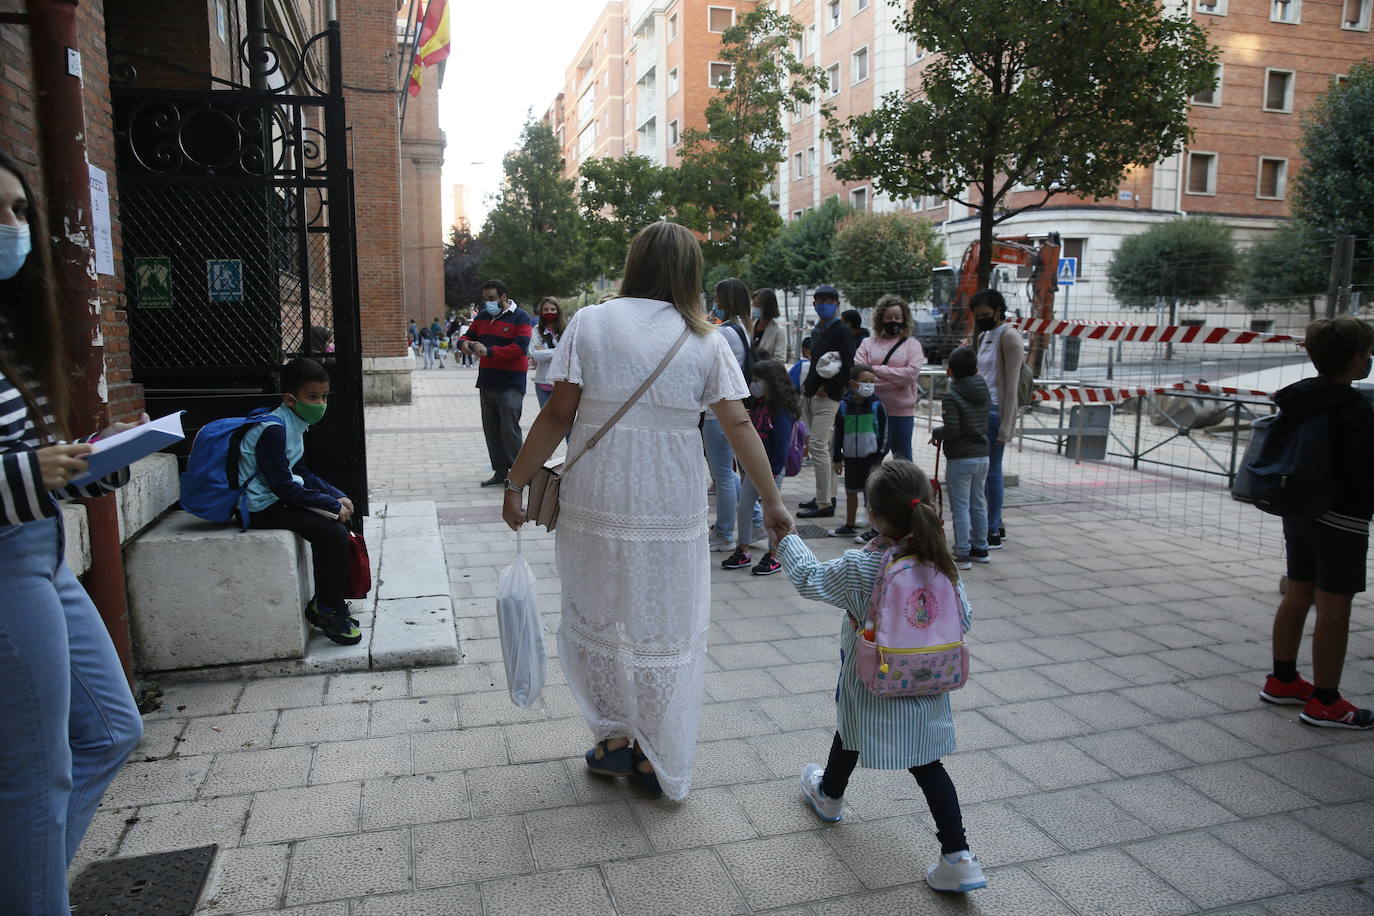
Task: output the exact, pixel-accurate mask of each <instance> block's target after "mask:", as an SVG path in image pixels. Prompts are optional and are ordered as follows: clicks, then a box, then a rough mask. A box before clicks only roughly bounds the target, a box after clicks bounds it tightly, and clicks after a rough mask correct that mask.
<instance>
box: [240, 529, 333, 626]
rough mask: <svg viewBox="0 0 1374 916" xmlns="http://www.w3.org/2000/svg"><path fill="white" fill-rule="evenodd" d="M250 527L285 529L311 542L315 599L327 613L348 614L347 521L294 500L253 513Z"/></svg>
mask: <svg viewBox="0 0 1374 916" xmlns="http://www.w3.org/2000/svg"><path fill="white" fill-rule="evenodd" d="M248 527H249V528H284V529H286V530H287V531H294V532H296V534H299V535H300V536H301V537H303V538H305V539H306V540H307V541H309V542H310V558H311V560H312V562H313V566H314V569H315V598H316V601H317V602H318V603H319V606H320V610H321V611H324V612H326V613H327V612H334V613H347V612H348V603H347V602H346V601H344V593H343V592H344V580H345V577H346V576H347V575H348V528H347V527H346V526H345V525H344V524H343V522H340V521H337V520H335V519H332V518H325V517H324V516H323V515H320V514H319V513H318V512H311V511H310V510H309V509H302V508H301V507H300V506H295V505H292V504H291V503H285V502H275V503H273V504H272V505H270V506H268V507H267V508H266V509H261V510H259V511H257V512H253V513H250V514H249V516H248Z"/></svg>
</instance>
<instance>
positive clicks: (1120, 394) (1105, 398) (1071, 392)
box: [1035, 382, 1273, 404]
mask: <svg viewBox="0 0 1374 916" xmlns="http://www.w3.org/2000/svg"><path fill="white" fill-rule="evenodd" d="M1176 391H1196V392H1198V393H1199V394H1220V395H1231V396H1239V397H1262V398H1268V397H1273V394H1272V393H1271V392H1268V391H1259V390H1257V389H1254V388H1227V387H1224V386H1221V385H1206V384H1202V383H1198V382H1177V383H1175V384H1173V385H1167V386H1162V387H1159V388H1098V387H1086V386H1085V387H1081V388H1050V389H1037V390H1036V392H1035V400H1037V401H1072V402H1074V403H1075V404H1113V403H1116V402H1117V401H1125V400H1129V399H1130V398H1139V397H1145V396H1146V395H1151V394H1170V393H1172V392H1176Z"/></svg>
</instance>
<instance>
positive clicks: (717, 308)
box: [711, 305, 725, 321]
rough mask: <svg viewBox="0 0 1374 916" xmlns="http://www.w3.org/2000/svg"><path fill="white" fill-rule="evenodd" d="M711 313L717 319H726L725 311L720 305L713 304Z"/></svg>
mask: <svg viewBox="0 0 1374 916" xmlns="http://www.w3.org/2000/svg"><path fill="white" fill-rule="evenodd" d="M711 315H712V316H713V317H714V318H715V319H716V320H717V321H724V320H725V312H723V311H721V308H720V306H718V305H713V306H711Z"/></svg>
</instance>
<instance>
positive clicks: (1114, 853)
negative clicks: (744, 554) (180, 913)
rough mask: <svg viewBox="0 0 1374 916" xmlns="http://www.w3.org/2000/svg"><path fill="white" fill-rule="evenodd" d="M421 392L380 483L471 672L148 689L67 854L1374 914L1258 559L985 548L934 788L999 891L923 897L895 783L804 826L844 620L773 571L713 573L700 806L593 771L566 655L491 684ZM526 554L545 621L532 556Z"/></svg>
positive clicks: (475, 536) (803, 895)
mask: <svg viewBox="0 0 1374 916" xmlns="http://www.w3.org/2000/svg"><path fill="white" fill-rule="evenodd" d="M415 381H416V395H417V397H416V399H415V403H414V404H413V405H412V406H410V407H404V408H383V409H370V410H369V413H368V422H369V458H370V464H371V474H372V482H373V486H374V490H375V491H376V493H377V495H379V496H381V497H385V498H391V499H434V500H436V501H438V503H439V506H440V518H441V522H442V525H443V527H442V531H443V536H444V540H445V545H446V550H447V556H448V562H449V568H450V573H451V576H452V584H453V593H454V596H455V599H456V605H457V610H456V613H457V615H458V617H459V625H460V631H461V632H460V635H461V637H462V645H463V649H464V652H465V661H464V663H463V664H461V665H458V666H456V667H452V668H443V669H428V670H425V669H421V670H414V671H394V672H376V673H356V674H341V675H336V676H332V677H330V676H315V677H303V678H294V679H279V680H256V681H248V682H244V681H234V682H226V683H209V684H186V685H176V684H167V685H165V689H166V696H165V701H164V704H163V707H162V709H161V710H160V711H158V712H156V713H152V714H150V715H149V716H148V717H147V723H146V724H147V737H146V739H145V741H144V744H143V746H142V747H141V748H140V750H139V752H138V754H136V755H135V757H134V758H133V761H132V762H130V763H129V764H128V765H127V767H126V768H125V770H124V771H123V773H122V774H121V775H120V776H119V778H118V780H117V781H116V782H115V784H114V785H113V786H112V788H111V789H110V792H109V793H108V795H107V797H106V799H105V805H104V807H103V808H102V810H101V811H100V812H99V814H98V815H97V817H96V820H95V823H94V824H93V826H92V829H91V831H90V834H89V835H88V838H87V841H86V844H85V846H84V847H83V850H82V853H81V861H82V862H85V861H89V860H90V859H92V858H96V857H102V856H108V855H115V854H119V855H132V854H137V853H143V852H148V851H153V850H159V849H170V848H179V847H185V846H191V845H197V844H203V843H206V842H217V843H219V844H220V845H221V847H222V850H223V851H222V852H221V853H220V855H219V858H218V862H217V864H216V866H215V870H214V873H213V874H212V877H211V881H210V885H209V887H208V889H207V892H206V894H205V896H204V898H203V904H204V912H206V913H216V914H219V913H250V912H259V911H264V912H265V911H279V910H280V911H286V912H291V913H296V914H302V916H303V914H310V916H345V914H352V916H378V914H407V916H409V914H486V916H503V914H526V913H529V914H541V916H554V914H562V913H568V914H603V913H612V912H615V913H620V914H627V916H639V914H714V913H765V912H767V913H774V914H784V913H785V914H789V916H801V914H814V916H838V914H846V913H875V912H881V913H890V914H894V916H903V914H912V916H917V914H959V913H968V914H978V913H987V914H993V913H996V914H1013V916H1041V914H1059V913H1064V914H1098V913H1120V914H1132V916H1134V914H1171V913H1193V912H1216V913H1228V914H1235V916H1241V914H1244V916H1259V914H1265V913H1272V914H1285V916H1287V914H1301V913H1321V914H1347V913H1370V912H1374V885H1371V884H1369V883H1367V882H1366V879H1368V878H1369V877H1370V876H1371V875H1374V802H1371V796H1372V795H1374V743H1371V739H1374V733H1359V734H1356V733H1347V732H1333V731H1330V730H1315V729H1309V728H1305V727H1303V726H1301V725H1300V724H1298V722H1297V718H1296V715H1295V712H1296V710H1293V709H1289V708H1285V709H1271V708H1265V707H1262V706H1261V705H1260V704H1259V703H1258V702H1257V701H1256V696H1255V694H1256V690H1257V688H1258V683H1259V682H1258V678H1259V675H1260V674H1261V673H1262V672H1263V671H1265V669H1266V668H1267V665H1268V647H1267V639H1268V627H1269V621H1270V615H1271V613H1272V610H1273V605H1274V603H1275V601H1276V600H1277V595H1276V592H1275V585H1276V581H1277V575H1278V569H1279V565H1278V563H1277V561H1276V560H1274V559H1272V558H1265V559H1255V558H1253V557H1248V556H1246V555H1244V554H1243V553H1241V552H1239V551H1237V550H1233V549H1228V548H1222V547H1218V546H1215V545H1212V544H1208V543H1206V542H1202V541H1197V540H1183V539H1178V538H1175V537H1173V536H1171V535H1170V533H1169V532H1167V531H1161V530H1158V529H1156V528H1153V527H1151V526H1150V525H1149V524H1147V523H1146V522H1144V521H1138V522H1128V523H1123V522H1121V521H1116V520H1112V519H1108V518H1106V517H1104V516H1101V515H1098V514H1094V513H1093V512H1090V511H1083V510H1079V509H1076V508H1075V507H1074V506H1073V505H1070V504H1047V505H1037V506H1034V507H1032V508H1028V509H1024V510H1014V511H1012V512H1011V513H1009V517H1008V527H1009V528H1010V529H1011V537H1010V539H1009V541H1008V544H1007V547H1006V549H1005V550H1003V551H1001V552H1000V553H997V554H995V555H994V562H993V564H992V565H991V566H989V567H986V568H975V569H974V570H972V571H971V572H969V573H968V574H967V577H968V582H969V591H970V594H971V597H972V600H973V605H974V612H975V623H974V629H973V631H972V634H971V637H972V639H973V641H974V648H973V675H972V679H971V682H970V684H969V686H968V687H967V688H965V689H964V690H962V691H960V692H958V693H957V694H955V695H954V697H955V706H956V709H957V715H956V722H957V728H958V736H959V747H960V750H959V752H958V753H957V754H955V755H954V756H953V757H952V758H950V759H949V760H948V761H947V763H948V766H949V769H950V771H951V772H952V774H953V776H954V779H955V782H956V784H957V785H958V788H959V792H960V795H961V797H962V799H963V802H964V813H965V820H966V824H967V826H968V830H969V837H970V839H971V841H972V844H973V847H974V849H975V851H976V852H978V853H979V854H980V856H981V857H982V859H983V861H984V862H985V863H986V864H987V865H988V866H989V867H990V874H991V882H992V883H991V886H990V887H989V888H988V889H987V890H984V891H980V892H977V893H975V894H972V895H969V896H968V897H966V898H962V899H960V898H953V897H942V896H939V895H936V894H934V893H933V892H931V891H929V890H927V889H926V887H925V886H924V884H923V883H922V881H921V876H922V874H923V869H924V867H925V865H926V863H927V862H928V861H929V860H931V859H932V857H933V856H934V854H935V852H936V851H937V847H936V844H935V840H934V837H933V828H932V825H931V821H930V818H929V815H928V814H927V813H926V811H925V805H924V802H923V800H922V799H921V798H920V793H919V792H918V791H917V789H916V787H915V785H914V783H913V782H912V780H911V778H910V777H909V776H908V775H907V774H905V773H887V772H876V771H864V770H861V771H859V772H858V773H857V774H856V777H855V779H854V781H853V783H852V784H851V788H850V793H849V797H848V798H847V803H848V806H847V809H846V817H845V821H844V822H843V823H842V824H838V825H833V826H827V825H822V824H821V823H820V822H818V821H817V820H816V819H815V818H814V817H813V816H812V815H811V814H810V813H809V811H808V810H807V809H806V808H804V807H803V805H802V803H801V802H800V801H799V799H798V793H797V774H798V771H799V769H800V767H801V765H802V764H803V763H805V762H807V761H810V760H820V759H823V755H824V752H825V751H826V749H827V747H828V745H829V735H830V733H831V731H832V729H833V726H834V709H833V703H832V700H831V693H832V691H833V689H834V680H835V675H836V667H837V664H836V654H837V651H836V639H835V632H836V630H837V628H838V624H839V612H838V611H835V610H833V609H831V608H827V607H823V606H821V605H817V604H814V603H811V602H808V601H803V600H801V599H799V598H797V597H796V596H795V595H794V594H793V593H792V591H791V589H790V586H789V585H788V583H787V582H786V580H785V578H784V577H782V576H775V577H772V578H767V579H758V578H754V577H751V576H749V575H748V574H747V573H741V572H734V573H727V572H725V571H723V570H719V569H717V570H716V571H715V573H714V575H713V578H714V585H715V589H714V605H713V623H712V626H711V648H710V660H709V662H708V672H709V673H708V674H707V676H706V693H707V697H706V706H705V710H704V715H703V717H702V723H701V733H700V744H699V746H698V750H697V777H696V781H695V784H694V787H693V791H692V794H691V796H690V798H689V799H688V800H687V801H686V802H685V803H684V804H681V805H672V804H668V803H665V802H661V801H646V800H642V799H640V798H638V797H636V795H635V794H634V793H633V792H632V791H630V790H629V789H628V788H627V787H626V786H625V784H623V783H621V782H606V781H602V780H599V779H596V778H592V777H589V776H587V775H586V774H585V773H584V771H583V766H582V763H581V760H580V754H581V752H582V751H583V750H584V749H585V747H586V745H587V744H588V741H589V738H588V733H587V731H586V727H585V725H584V724H583V723H582V720H581V719H580V717H579V716H578V714H577V709H576V706H575V703H574V701H573V699H572V697H571V695H570V693H569V691H568V688H567V686H566V685H565V683H564V680H563V678H562V676H561V672H560V670H559V667H558V664H557V661H556V660H554V661H553V662H551V669H550V684H549V686H548V687H547V688H546V689H545V691H544V694H543V696H542V698H541V699H540V701H539V702H538V703H537V704H536V705H535V706H534V707H533V708H532V709H528V710H520V709H517V708H516V707H515V706H513V705H511V703H510V701H509V699H508V697H507V695H506V694H505V692H504V689H503V688H504V683H503V675H502V673H501V663H500V650H499V645H498V641H497V639H496V627H495V620H494V618H493V614H492V605H493V600H492V596H493V595H494V593H495V587H496V575H497V572H498V571H499V569H500V567H501V566H503V565H504V564H505V563H507V562H508V561H509V559H510V556H511V553H512V551H513V546H514V543H513V537H512V536H511V535H510V533H509V532H508V531H506V530H504V528H503V526H502V525H501V524H500V522H499V518H498V508H497V507H498V499H499V494H498V493H496V492H492V491H479V490H478V489H477V487H476V482H477V480H478V479H479V478H480V477H482V476H485V475H486V474H487V473H488V470H487V465H486V461H485V453H484V449H483V446H482V443H481V436H480V429H479V425H480V424H479V420H478V411H477V401H476V397H475V395H474V393H473V391H472V389H471V382H472V373H471V371H470V370H457V369H448V370H442V371H440V370H434V371H433V372H431V373H426V372H422V371H421V372H416V373H415ZM533 411H534V401H533V397H531V399H530V402H529V408H528V414H529V415H531V416H532V414H533ZM529 418H530V417H529V416H527V420H528V419H529ZM804 487H805V482H804V479H801V480H794V481H789V483H788V488H787V489H788V496H789V499H791V498H792V497H800V496H804ZM793 501H795V500H793ZM812 544H813V546H816V547H818V549H819V551H820V553H821V554H822V555H823V556H829V555H834V554H836V553H837V552H838V551H839V550H840V549H841V548H842V547H843V546H844V545H842V544H840V543H838V542H835V541H823V542H812ZM526 551H527V553H528V555H529V557H530V559H531V561H532V562H533V563H534V565H535V571H536V574H537V575H538V576H539V579H540V588H541V592H543V593H544V595H545V596H546V598H545V602H546V603H545V606H544V610H545V612H546V614H547V618H548V621H549V624H550V625H551V626H552V625H554V624H555V623H556V616H557V591H558V583H557V582H556V580H555V578H554V575H553V565H552V564H553V549H552V541H551V539H550V538H549V537H547V536H545V535H543V534H542V533H541V534H539V535H535V536H532V537H530V538H527V539H526ZM717 559H719V557H717ZM1371 623H1374V621H1372V620H1371V615H1370V609H1369V605H1368V602H1367V601H1364V600H1361V601H1360V602H1359V603H1358V604H1357V607H1356V613H1355V624H1354V633H1353V634H1352V637H1351V642H1350V656H1351V661H1350V663H1349V666H1348V668H1347V676H1346V683H1345V687H1346V689H1347V692H1349V693H1351V694H1352V695H1354V696H1356V697H1363V698H1365V699H1367V700H1374V630H1371ZM552 644H553V641H552V640H550V647H551V648H552V647H553V645H552Z"/></svg>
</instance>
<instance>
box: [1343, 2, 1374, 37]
mask: <svg viewBox="0 0 1374 916" xmlns="http://www.w3.org/2000/svg"><path fill="white" fill-rule="evenodd" d="M1371 6H1374V2H1371V0H1345V2H1344V3H1342V4H1341V28H1343V29H1354V30H1355V31H1357V32H1368V31H1369V12H1370V7H1371Z"/></svg>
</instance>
